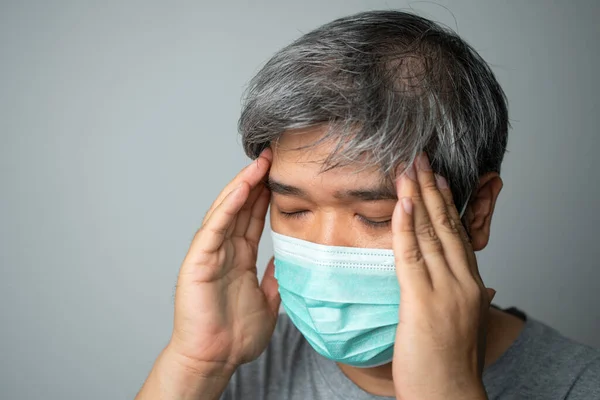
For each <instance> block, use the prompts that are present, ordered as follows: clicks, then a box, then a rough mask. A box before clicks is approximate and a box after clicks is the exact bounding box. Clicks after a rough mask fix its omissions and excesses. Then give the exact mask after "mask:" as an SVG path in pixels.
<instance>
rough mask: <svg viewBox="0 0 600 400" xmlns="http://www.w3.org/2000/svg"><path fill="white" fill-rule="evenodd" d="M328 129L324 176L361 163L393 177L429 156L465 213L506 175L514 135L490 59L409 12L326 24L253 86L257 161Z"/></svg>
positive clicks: (245, 123)
mask: <svg viewBox="0 0 600 400" xmlns="http://www.w3.org/2000/svg"><path fill="white" fill-rule="evenodd" d="M320 125H323V126H327V127H328V129H327V130H326V134H325V135H324V136H323V138H322V139H321V140H319V141H318V143H320V142H321V141H323V140H327V139H332V138H333V139H338V140H337V141H336V142H335V143H336V146H335V148H334V151H333V152H332V153H331V154H330V156H329V157H328V158H327V160H325V162H324V168H325V169H330V168H335V167H337V166H341V165H348V164H353V163H356V164H362V165H363V166H367V167H370V166H376V167H377V168H379V169H380V170H381V171H382V173H383V175H384V176H385V177H386V178H393V177H394V176H395V174H396V173H397V172H396V169H397V168H398V166H399V165H401V164H402V163H410V162H413V161H414V158H415V157H416V155H417V154H418V153H419V152H421V151H426V152H427V154H428V155H429V157H430V159H431V163H432V167H433V169H434V171H436V172H437V173H439V174H441V175H443V176H445V177H446V178H447V179H448V181H449V184H450V187H451V188H452V192H453V195H454V199H455V203H456V204H457V205H466V203H467V202H468V201H469V198H470V196H471V194H472V193H473V191H474V190H475V188H476V187H477V183H478V181H479V177H480V176H482V175H483V174H485V173H488V172H500V164H501V163H502V159H503V157H504V153H505V151H506V143H507V136H508V128H509V122H508V109H507V104H506V96H505V94H504V92H503V90H502V88H501V87H500V85H499V84H498V82H497V80H496V78H495V76H494V74H493V72H492V71H491V69H490V67H489V66H488V65H487V63H486V62H485V61H484V60H483V59H482V58H481V56H479V54H477V52H476V51H475V50H474V49H473V48H472V47H471V46H470V45H469V44H467V43H466V42H465V41H464V40H462V39H461V38H460V37H459V36H458V35H457V34H456V33H455V32H454V31H452V30H450V29H448V28H446V27H442V26H440V25H438V24H436V23H434V22H432V21H430V20H428V19H425V18H422V17H419V16H416V15H413V14H409V13H405V12H400V11H370V12H363V13H359V14H355V15H351V16H348V17H345V18H340V19H337V20H335V21H332V22H330V23H327V24H325V25H323V26H321V27H320V28H317V29H315V30H313V31H311V32H309V33H307V34H305V35H303V36H302V37H300V38H299V39H297V40H296V41H294V42H293V43H291V44H290V45H288V46H286V47H285V48H283V49H281V50H280V51H279V52H277V53H276V54H275V55H274V56H273V57H272V58H271V59H270V60H269V61H268V62H267V63H266V64H265V65H264V67H263V68H262V69H261V70H260V71H259V72H258V74H257V75H256V76H255V77H254V78H253V79H252V81H251V82H250V85H249V87H248V90H247V92H246V97H245V104H244V108H243V111H242V114H241V117H240V120H239V131H240V133H241V135H242V143H243V146H244V150H245V152H246V154H247V155H248V156H249V157H251V158H256V157H258V155H259V154H260V152H261V151H262V150H263V149H265V148H266V147H268V146H270V145H271V144H275V143H276V142H277V139H278V138H279V137H280V136H281V135H282V134H283V133H284V132H285V131H290V130H291V131H293V130H296V129H300V128H308V127H313V126H320ZM315 144H316V143H315ZM405 165H406V164H405Z"/></svg>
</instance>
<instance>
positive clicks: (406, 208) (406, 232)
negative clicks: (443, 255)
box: [392, 175, 431, 291]
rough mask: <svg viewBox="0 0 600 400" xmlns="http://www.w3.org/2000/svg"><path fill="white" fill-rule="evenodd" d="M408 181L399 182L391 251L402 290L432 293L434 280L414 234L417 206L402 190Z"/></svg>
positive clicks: (401, 180) (399, 179) (397, 184)
mask: <svg viewBox="0 0 600 400" xmlns="http://www.w3.org/2000/svg"><path fill="white" fill-rule="evenodd" d="M406 180H408V178H407V177H406V176H404V175H401V176H400V177H399V178H397V179H396V193H397V194H398V202H397V203H396V207H395V208H394V212H393V214H392V248H393V250H394V260H395V264H396V275H397V277H398V283H399V284H400V290H401V291H404V290H417V291H419V290H429V289H431V277H430V276H429V271H428V269H427V265H425V260H424V259H423V254H422V253H421V248H420V247H419V242H418V240H417V236H416V234H415V223H414V204H413V201H412V198H411V197H410V196H404V197H403V196H402V192H403V190H402V189H401V187H402V186H403V185H405V183H404V181H406Z"/></svg>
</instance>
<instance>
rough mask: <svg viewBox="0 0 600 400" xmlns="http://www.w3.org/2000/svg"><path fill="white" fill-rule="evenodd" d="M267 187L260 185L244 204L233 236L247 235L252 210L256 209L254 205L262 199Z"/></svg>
mask: <svg viewBox="0 0 600 400" xmlns="http://www.w3.org/2000/svg"><path fill="white" fill-rule="evenodd" d="M264 188H265V185H264V184H263V183H258V185H256V187H254V188H253V189H252V190H251V191H250V195H249V196H248V200H247V201H246V203H244V206H243V207H242V209H241V210H240V212H239V213H238V216H237V219H236V221H235V229H234V231H233V236H239V237H243V236H245V235H246V231H247V230H248V225H249V224H250V218H251V216H252V209H253V208H254V203H256V200H257V199H258V198H259V197H260V195H261V194H262V192H263V190H264Z"/></svg>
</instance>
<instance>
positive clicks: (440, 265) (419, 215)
mask: <svg viewBox="0 0 600 400" xmlns="http://www.w3.org/2000/svg"><path fill="white" fill-rule="evenodd" d="M404 175H405V177H406V179H404V180H403V181H402V182H403V183H402V187H401V195H400V196H401V197H410V198H411V199H412V201H413V204H414V207H413V208H414V224H415V229H414V231H415V236H416V238H417V242H418V243H419V248H420V249H421V253H422V254H423V258H424V260H425V265H426V266H427V269H428V270H429V275H430V276H431V281H432V284H433V286H434V287H435V286H436V285H437V284H438V283H442V282H445V283H448V279H451V278H453V275H452V272H451V270H450V268H449V266H448V263H447V261H446V258H445V255H444V248H443V247H442V243H441V241H440V238H439V237H438V235H437V232H436V231H435V229H434V227H433V224H432V222H431V218H430V216H429V212H428V210H427V206H426V205H425V203H424V199H423V194H422V193H421V187H420V186H419V182H418V181H417V172H416V168H415V165H414V163H413V164H411V165H410V167H409V168H408V169H407V170H406V173H405V174H404Z"/></svg>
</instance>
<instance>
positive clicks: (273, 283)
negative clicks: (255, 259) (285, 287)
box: [260, 257, 281, 316]
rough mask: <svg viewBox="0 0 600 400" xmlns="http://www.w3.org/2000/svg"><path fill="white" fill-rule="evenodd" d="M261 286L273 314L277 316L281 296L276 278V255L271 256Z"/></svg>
mask: <svg viewBox="0 0 600 400" xmlns="http://www.w3.org/2000/svg"><path fill="white" fill-rule="evenodd" d="M260 288H261V289H262V291H263V293H264V294H265V298H266V299H267V305H268V306H269V310H271V312H272V313H273V315H275V316H277V314H278V313H279V304H280V303H281V297H280V296H279V284H278V283H277V279H275V257H271V259H270V260H269V262H268V264H267V269H266V270H265V274H264V275H263V278H262V282H261V284H260Z"/></svg>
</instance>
